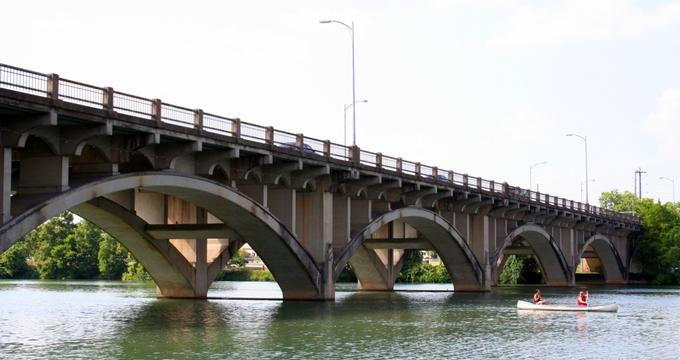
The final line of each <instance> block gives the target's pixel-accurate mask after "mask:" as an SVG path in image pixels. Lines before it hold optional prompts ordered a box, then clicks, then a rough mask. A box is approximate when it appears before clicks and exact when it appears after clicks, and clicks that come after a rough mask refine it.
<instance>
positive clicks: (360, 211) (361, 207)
mask: <svg viewBox="0 0 680 360" xmlns="http://www.w3.org/2000/svg"><path fill="white" fill-rule="evenodd" d="M350 205H351V211H350V222H351V227H350V229H351V230H350V236H351V237H354V235H356V234H357V233H359V232H360V231H361V230H363V229H364V228H365V227H366V226H367V225H368V224H369V223H370V222H371V221H372V220H373V216H372V212H371V210H372V209H371V200H362V199H351V201H350Z"/></svg>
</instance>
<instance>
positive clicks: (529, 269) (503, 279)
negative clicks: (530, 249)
mask: <svg viewBox="0 0 680 360" xmlns="http://www.w3.org/2000/svg"><path fill="white" fill-rule="evenodd" d="M541 281H542V276H541V271H540V268H539V266H538V262H537V261H536V258H535V257H533V256H517V255H510V256H508V260H506V261H505V266H504V267H503V271H501V274H500V275H499V277H498V283H499V284H501V285H517V284H540V283H541Z"/></svg>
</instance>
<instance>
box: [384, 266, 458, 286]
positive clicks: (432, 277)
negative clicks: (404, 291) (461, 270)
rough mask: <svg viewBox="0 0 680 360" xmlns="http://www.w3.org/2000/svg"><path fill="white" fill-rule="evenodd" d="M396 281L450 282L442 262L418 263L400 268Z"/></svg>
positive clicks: (416, 282) (419, 282)
mask: <svg viewBox="0 0 680 360" xmlns="http://www.w3.org/2000/svg"><path fill="white" fill-rule="evenodd" d="M397 282H398V283H409V284H421V283H424V284H446V283H450V282H451V277H450V276H449V273H448V271H446V267H445V266H444V264H441V263H440V264H437V265H430V264H427V263H420V264H416V265H414V266H411V267H409V268H408V269H406V271H404V270H402V271H401V273H399V277H398V278H397Z"/></svg>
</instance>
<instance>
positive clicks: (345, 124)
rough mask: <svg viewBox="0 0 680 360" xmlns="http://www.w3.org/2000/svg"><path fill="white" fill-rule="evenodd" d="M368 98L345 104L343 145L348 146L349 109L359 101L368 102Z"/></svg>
mask: <svg viewBox="0 0 680 360" xmlns="http://www.w3.org/2000/svg"><path fill="white" fill-rule="evenodd" d="M367 102H368V100H359V101H357V102H355V103H354V104H349V105H345V111H344V128H343V129H344V130H343V133H342V134H343V143H342V144H343V145H345V146H347V109H349V108H351V107H352V106H355V105H356V104H358V103H367Z"/></svg>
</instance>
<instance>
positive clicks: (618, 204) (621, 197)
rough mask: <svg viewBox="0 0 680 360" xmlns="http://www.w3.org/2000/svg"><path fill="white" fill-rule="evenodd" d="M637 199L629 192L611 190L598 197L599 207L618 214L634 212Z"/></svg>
mask: <svg viewBox="0 0 680 360" xmlns="http://www.w3.org/2000/svg"><path fill="white" fill-rule="evenodd" d="M638 202H639V199H638V197H637V196H635V194H633V193H632V192H630V191H624V192H619V191H618V190H613V191H609V192H603V193H602V194H601V195H600V207H602V208H605V209H609V210H614V211H618V212H635V211H636V208H637V204H638Z"/></svg>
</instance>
